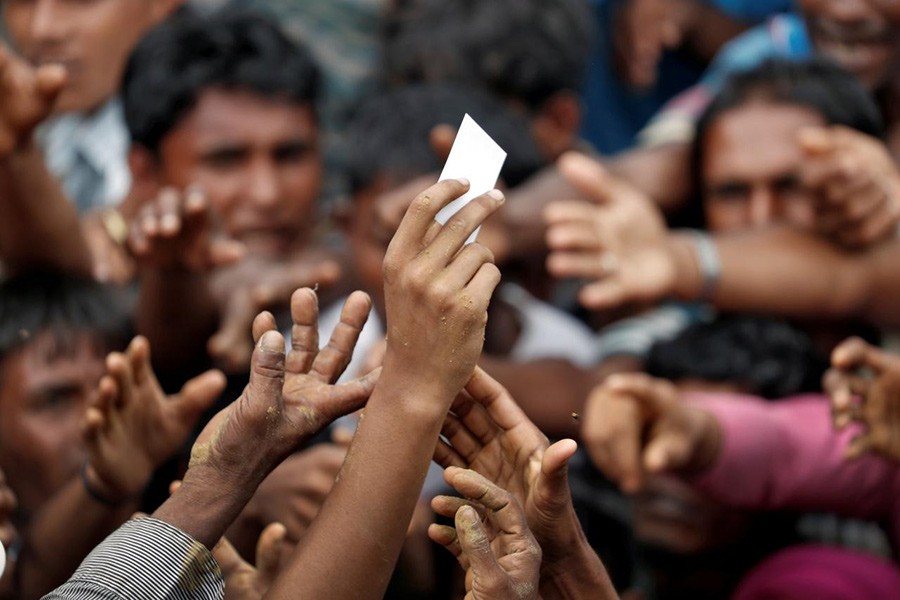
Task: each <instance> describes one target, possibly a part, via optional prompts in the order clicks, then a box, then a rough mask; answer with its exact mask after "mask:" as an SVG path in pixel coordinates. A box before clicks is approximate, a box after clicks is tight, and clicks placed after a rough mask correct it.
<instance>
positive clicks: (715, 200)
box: [702, 102, 825, 232]
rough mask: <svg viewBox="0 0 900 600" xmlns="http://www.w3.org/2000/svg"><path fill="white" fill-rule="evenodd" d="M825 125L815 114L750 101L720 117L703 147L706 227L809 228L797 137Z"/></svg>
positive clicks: (809, 201)
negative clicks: (783, 225) (779, 225)
mask: <svg viewBox="0 0 900 600" xmlns="http://www.w3.org/2000/svg"><path fill="white" fill-rule="evenodd" d="M824 124H825V123H824V121H823V119H822V118H821V117H820V116H819V115H818V114H817V113H815V112H814V111H813V110H811V109H808V108H803V107H799V106H792V105H787V104H771V103H764V102H751V103H749V104H744V105H742V106H739V107H737V108H734V109H731V110H728V111H726V112H724V113H722V114H721V115H720V116H719V117H718V118H716V120H715V121H714V122H713V123H712V125H711V126H710V128H709V130H708V131H707V133H706V137H705V140H704V141H703V143H704V144H705V145H706V147H705V148H704V162H703V165H702V170H703V184H704V185H703V188H704V189H703V204H704V212H705V213H706V220H707V223H708V225H709V228H710V229H711V230H712V231H716V232H728V231H739V230H743V229H748V228H752V227H760V226H765V225H769V224H772V223H778V222H785V223H790V224H792V225H797V226H800V227H810V226H812V224H813V221H814V218H815V212H814V211H815V206H814V199H813V197H812V195H811V194H810V192H809V191H808V190H807V189H806V188H805V187H804V186H803V185H802V180H801V173H800V169H801V165H802V161H803V153H802V150H801V148H800V144H799V141H798V135H799V133H800V131H801V130H802V129H803V128H804V127H821V126H823V125H824Z"/></svg>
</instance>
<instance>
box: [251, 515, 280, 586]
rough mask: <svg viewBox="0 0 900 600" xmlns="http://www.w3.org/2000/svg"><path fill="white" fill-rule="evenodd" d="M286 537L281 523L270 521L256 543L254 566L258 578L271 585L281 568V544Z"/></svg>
mask: <svg viewBox="0 0 900 600" xmlns="http://www.w3.org/2000/svg"><path fill="white" fill-rule="evenodd" d="M285 537H287V529H286V528H285V526H284V525H282V524H281V523H272V524H270V525H269V526H268V527H266V528H265V529H263V532H262V533H261V534H260V536H259V542H257V544H256V568H257V570H258V571H259V578H260V580H261V581H262V582H264V583H265V584H266V585H267V586H268V585H271V584H272V582H274V581H275V578H276V577H277V576H278V571H279V570H280V569H281V546H282V544H283V543H284V540H285Z"/></svg>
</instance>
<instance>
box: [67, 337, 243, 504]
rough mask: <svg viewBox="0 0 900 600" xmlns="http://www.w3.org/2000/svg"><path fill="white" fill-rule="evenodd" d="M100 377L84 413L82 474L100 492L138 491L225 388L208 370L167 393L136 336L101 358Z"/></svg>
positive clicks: (129, 493)
mask: <svg viewBox="0 0 900 600" xmlns="http://www.w3.org/2000/svg"><path fill="white" fill-rule="evenodd" d="M106 364H107V371H108V374H107V375H106V376H104V377H103V379H102V380H101V381H100V384H99V386H98V389H97V392H96V393H95V395H94V397H93V398H92V400H91V404H90V405H89V407H88V409H87V412H86V415H85V430H84V434H85V439H86V441H87V447H88V457H89V458H88V467H87V473H86V475H87V476H88V477H89V480H91V481H92V484H93V487H94V488H95V489H96V490H98V491H100V492H101V493H102V494H103V495H104V496H105V497H107V498H109V499H111V500H114V499H125V498H130V497H132V496H135V495H137V494H139V493H140V492H141V491H142V490H143V489H144V486H145V485H146V484H147V482H148V481H149V479H150V476H151V475H152V474H153V471H154V470H155V469H156V468H157V467H158V466H159V465H161V464H162V463H163V462H165V461H166V460H168V459H169V458H171V457H172V456H173V455H174V454H175V453H176V452H177V451H178V449H179V448H181V446H182V445H183V444H184V443H185V442H186V441H187V439H188V438H189V436H190V434H191V431H192V430H193V428H194V425H195V424H196V423H197V419H199V417H200V415H201V414H202V413H203V412H204V411H205V410H206V409H207V408H209V407H210V406H212V404H213V402H215V400H216V398H218V397H219V395H220V394H221V393H222V391H223V390H224V389H225V377H224V376H223V375H222V373H220V372H218V371H208V372H206V373H204V374H202V375H200V376H198V377H195V378H194V379H191V380H190V381H188V382H187V383H186V384H185V385H184V387H182V388H181V391H180V392H179V393H177V394H175V395H173V396H169V397H167V396H166V395H165V394H164V393H163V391H162V388H161V387H160V385H159V382H158V381H157V379H156V375H155V374H154V373H153V369H152V367H151V366H150V345H149V343H148V342H147V340H146V339H144V338H143V337H136V338H135V339H134V340H133V341H132V342H131V344H130V345H129V346H128V349H127V351H126V352H125V353H124V354H123V353H113V354H110V355H109V356H108V357H107V359H106Z"/></svg>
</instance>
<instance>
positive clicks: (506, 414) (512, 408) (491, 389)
mask: <svg viewBox="0 0 900 600" xmlns="http://www.w3.org/2000/svg"><path fill="white" fill-rule="evenodd" d="M466 392H468V393H469V395H470V396H471V397H472V399H473V400H475V402H477V403H479V404H480V405H482V406H483V407H484V408H485V409H486V410H487V413H488V415H489V416H490V417H491V419H492V420H493V421H494V423H496V424H497V425H498V426H500V427H501V428H502V429H505V430H509V429H512V428H513V427H516V426H517V425H520V424H521V423H522V422H525V421H527V422H528V423H531V421H530V420H529V419H528V417H527V416H526V415H525V412H524V411H523V410H522V409H521V408H519V405H518V404H516V401H515V400H513V398H512V396H510V394H509V392H508V391H507V390H506V388H504V387H503V386H502V385H500V382H498V381H497V380H496V379H494V378H493V377H491V376H490V375H488V374H487V372H486V371H485V370H484V369H482V368H481V367H478V366H476V367H475V372H474V373H473V374H472V377H471V378H470V379H469V382H468V383H467V384H466Z"/></svg>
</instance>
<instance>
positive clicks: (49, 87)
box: [36, 64, 69, 103]
mask: <svg viewBox="0 0 900 600" xmlns="http://www.w3.org/2000/svg"><path fill="white" fill-rule="evenodd" d="M68 77H69V74H68V72H67V71H66V68H65V67H64V66H62V65H55V64H49V65H43V66H41V67H39V68H38V69H37V73H36V78H37V79H36V85H37V91H38V93H39V94H40V95H41V96H43V97H44V100H46V101H47V102H48V103H52V102H54V101H55V100H56V97H57V96H59V94H60V92H62V89H63V87H65V85H66V81H67V80H68Z"/></svg>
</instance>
